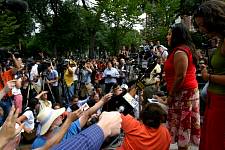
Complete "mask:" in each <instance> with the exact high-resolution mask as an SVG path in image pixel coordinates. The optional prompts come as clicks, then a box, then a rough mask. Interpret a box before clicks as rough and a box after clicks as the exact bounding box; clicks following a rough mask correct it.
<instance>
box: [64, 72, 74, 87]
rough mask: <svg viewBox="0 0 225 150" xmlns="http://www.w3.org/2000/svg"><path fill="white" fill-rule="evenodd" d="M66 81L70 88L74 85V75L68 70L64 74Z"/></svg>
mask: <svg viewBox="0 0 225 150" xmlns="http://www.w3.org/2000/svg"><path fill="white" fill-rule="evenodd" d="M64 80H65V82H66V85H67V86H68V87H69V86H71V85H72V84H73V73H70V72H69V71H68V69H67V70H66V71H65V73H64Z"/></svg>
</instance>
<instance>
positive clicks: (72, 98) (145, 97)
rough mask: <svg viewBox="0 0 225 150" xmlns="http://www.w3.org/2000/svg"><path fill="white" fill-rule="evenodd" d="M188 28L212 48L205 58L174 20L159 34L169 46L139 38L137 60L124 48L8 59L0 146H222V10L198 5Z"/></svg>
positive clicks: (206, 149)
mask: <svg viewBox="0 0 225 150" xmlns="http://www.w3.org/2000/svg"><path fill="white" fill-rule="evenodd" d="M194 24H195V27H196V29H198V30H199V31H200V32H203V33H205V34H206V35H208V36H209V38H211V39H215V38H216V39H217V41H218V42H217V43H218V44H217V45H216V44H215V45H216V46H215V47H217V48H214V50H213V52H212V53H211V54H210V57H209V60H208V61H207V60H206V59H205V58H204V56H202V53H201V51H199V50H196V49H195V46H194V44H193V42H192V39H191V36H190V33H189V31H188V29H187V28H186V26H185V25H184V24H182V23H178V24H174V25H172V26H171V27H170V29H169V31H168V34H167V36H166V39H167V42H168V46H169V47H170V48H166V47H165V46H163V45H161V44H160V42H159V41H157V42H156V43H155V44H154V43H153V42H148V41H146V43H145V44H144V45H143V50H142V51H140V52H139V53H138V54H137V55H138V57H136V55H132V54H131V53H129V51H128V50H127V49H126V48H125V47H123V48H122V50H121V51H120V52H119V54H118V55H117V56H113V57H108V58H106V59H82V60H81V59H74V58H69V59H63V60H59V59H48V58H46V57H45V56H44V55H43V54H40V55H39V57H34V58H32V59H27V60H25V59H24V60H23V59H22V58H19V57H15V55H14V54H13V53H11V54H10V58H9V59H8V60H7V61H5V62H1V66H0V74H1V76H0V99H1V101H0V126H1V128H0V139H1V140H0V149H4V150H10V149H12V150H13V149H16V148H18V147H19V146H20V145H21V143H23V144H24V143H31V144H32V146H31V149H60V150H61V149H79V150H80V149H81V150H82V149H84V150H86V149H91V150H97V149H103V148H105V147H107V145H110V143H111V142H112V141H115V140H117V142H118V143H119V145H118V147H117V148H116V149H119V150H123V149H124V150H130V149H134V150H141V149H147V150H167V149H169V147H170V144H171V143H177V145H178V149H179V150H183V149H184V150H188V149H189V148H190V145H191V144H193V145H196V146H199V148H200V150H223V149H225V145H224V143H225V140H224V135H225V127H224V125H225V122H224V120H225V119H223V118H224V114H225V109H224V106H225V101H224V99H225V96H224V95H225V91H224V90H225V87H224V86H225V84H224V83H225V77H224V73H225V71H224V67H223V66H224V63H225V57H224V53H225V48H224V47H225V42H224V38H225V33H224V32H225V29H224V27H225V3H224V2H223V1H219V0H211V1H207V2H205V3H203V4H202V5H200V6H199V7H198V8H197V10H196V11H195V12H194ZM134 56H135V57H134ZM136 61H137V62H138V63H137V62H136ZM140 62H141V63H140ZM196 71H197V72H196ZM198 74H201V77H202V79H203V80H205V82H207V83H206V85H205V87H204V88H203V90H202V94H201V93H200V92H199V83H198V80H197V79H198ZM200 95H201V97H204V99H205V103H206V107H205V114H204V120H203V125H201V124H200ZM118 135H120V137H121V136H122V139H118ZM120 140H122V142H121V141H120Z"/></svg>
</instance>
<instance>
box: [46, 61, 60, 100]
mask: <svg viewBox="0 0 225 150" xmlns="http://www.w3.org/2000/svg"><path fill="white" fill-rule="evenodd" d="M47 66H48V72H47V84H49V86H50V88H51V90H52V94H53V96H54V98H55V99H54V98H53V99H52V100H53V103H55V102H57V103H60V104H62V102H61V101H60V98H59V83H58V79H59V75H58V72H57V71H56V70H55V69H54V68H53V66H52V64H51V63H47Z"/></svg>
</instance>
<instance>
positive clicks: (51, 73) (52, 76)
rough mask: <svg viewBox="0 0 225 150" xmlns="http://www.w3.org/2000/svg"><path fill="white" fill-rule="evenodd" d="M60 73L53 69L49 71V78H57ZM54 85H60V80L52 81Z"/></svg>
mask: <svg viewBox="0 0 225 150" xmlns="http://www.w3.org/2000/svg"><path fill="white" fill-rule="evenodd" d="M58 77H59V75H58V72H57V71H56V70H51V71H50V72H49V73H48V76H47V78H48V80H56V78H58ZM51 85H52V86H58V81H56V82H54V83H51Z"/></svg>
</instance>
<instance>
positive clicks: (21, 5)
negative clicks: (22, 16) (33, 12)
mask: <svg viewBox="0 0 225 150" xmlns="http://www.w3.org/2000/svg"><path fill="white" fill-rule="evenodd" d="M5 6H6V8H7V9H8V10H11V11H13V12H25V11H26V10H27V8H28V4H27V2H25V1H23V0H6V2H5Z"/></svg>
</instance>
